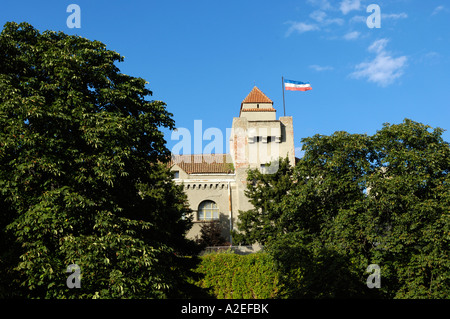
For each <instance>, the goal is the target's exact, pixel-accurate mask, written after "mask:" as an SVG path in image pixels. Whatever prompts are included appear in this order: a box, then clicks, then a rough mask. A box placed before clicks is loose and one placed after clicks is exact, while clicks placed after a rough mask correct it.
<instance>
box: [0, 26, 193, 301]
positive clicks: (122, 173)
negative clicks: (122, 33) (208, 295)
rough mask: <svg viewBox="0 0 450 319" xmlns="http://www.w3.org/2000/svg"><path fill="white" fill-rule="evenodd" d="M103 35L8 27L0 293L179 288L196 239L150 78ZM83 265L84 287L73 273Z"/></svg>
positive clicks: (0, 67) (128, 292)
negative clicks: (133, 72)
mask: <svg viewBox="0 0 450 319" xmlns="http://www.w3.org/2000/svg"><path fill="white" fill-rule="evenodd" d="M120 61H123V57H122V56H120V55H119V54H118V53H116V52H114V51H110V50H107V49H106V46H105V45H104V44H102V43H101V42H99V41H90V40H87V39H85V38H82V37H78V36H69V35H66V34H64V33H61V32H59V33H57V32H53V31H45V32H42V33H40V32H39V31H38V30H36V29H34V28H33V27H32V26H31V25H29V24H26V23H21V24H16V23H7V24H6V25H5V27H4V30H3V31H2V33H1V34H0V207H1V214H0V236H1V238H0V296H3V297H47V298H53V297H57V298H92V297H101V298H116V297H124V298H150V297H170V296H179V295H180V294H181V295H182V294H183V289H184V288H183V287H184V286H185V285H186V280H187V278H188V276H189V273H188V272H189V269H190V268H191V267H192V265H190V263H191V261H193V259H192V258H183V257H182V256H183V255H188V254H195V250H193V249H195V247H196V246H195V245H194V244H193V242H191V241H188V240H186V238H185V234H186V232H187V230H188V229H189V228H190V226H191V220H190V219H189V218H188V217H187V216H188V214H189V213H190V211H189V209H188V205H187V201H186V196H185V195H184V193H183V192H182V190H181V188H180V187H177V186H176V185H174V183H173V182H172V180H171V174H170V173H169V172H168V169H167V167H166V166H164V164H163V163H164V162H165V161H166V160H167V159H168V156H169V155H170V152H169V150H168V149H167V148H166V147H165V140H164V138H163V133H162V132H161V131H160V130H159V128H161V127H166V128H169V129H173V128H174V121H173V120H172V118H171V116H172V114H170V113H169V112H168V111H167V110H166V108H165V104H164V103H163V102H161V101H149V100H147V97H149V96H150V95H151V94H152V92H151V91H149V90H148V89H147V88H146V87H145V86H146V84H147V83H146V81H145V80H144V79H142V78H136V77H132V76H128V75H125V74H122V73H120V71H119V69H118V68H117V66H116V65H115V63H116V62H120ZM70 264H77V265H79V267H80V268H81V287H82V289H76V288H74V289H68V288H67V286H66V278H67V277H68V276H69V274H68V273H66V269H67V267H68V266H69V265H70Z"/></svg>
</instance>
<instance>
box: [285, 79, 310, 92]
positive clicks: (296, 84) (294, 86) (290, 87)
mask: <svg viewBox="0 0 450 319" xmlns="http://www.w3.org/2000/svg"><path fill="white" fill-rule="evenodd" d="M284 89H285V90H287V91H309V90H312V87H311V85H310V84H309V82H306V83H304V82H300V81H292V80H284Z"/></svg>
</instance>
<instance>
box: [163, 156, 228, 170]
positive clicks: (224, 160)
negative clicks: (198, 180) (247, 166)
mask: <svg viewBox="0 0 450 319" xmlns="http://www.w3.org/2000/svg"><path fill="white" fill-rule="evenodd" d="M173 165H178V166H179V167H180V168H181V169H182V170H183V171H185V172H186V173H188V174H206V173H209V174H214V173H219V174H232V173H234V167H233V163H232V160H231V156H230V154H194V155H172V160H171V161H170V162H169V166H170V167H172V166H173Z"/></svg>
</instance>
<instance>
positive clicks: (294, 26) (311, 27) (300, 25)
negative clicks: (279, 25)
mask: <svg viewBox="0 0 450 319" xmlns="http://www.w3.org/2000/svg"><path fill="white" fill-rule="evenodd" d="M286 23H288V24H290V25H291V26H290V27H289V29H288V30H287V31H286V36H290V35H291V34H292V33H294V32H296V33H304V32H308V31H316V30H319V29H320V28H319V27H318V26H317V25H316V24H311V23H305V22H292V21H288V22H286Z"/></svg>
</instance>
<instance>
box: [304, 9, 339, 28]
mask: <svg viewBox="0 0 450 319" xmlns="http://www.w3.org/2000/svg"><path fill="white" fill-rule="evenodd" d="M309 17H310V18H311V19H313V20H314V21H316V22H317V23H319V24H320V25H321V26H328V25H330V24H338V25H343V24H344V22H345V21H344V19H341V18H329V17H328V15H327V14H326V12H325V11H321V10H316V11H313V12H312V13H311V14H310V15H309Z"/></svg>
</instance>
